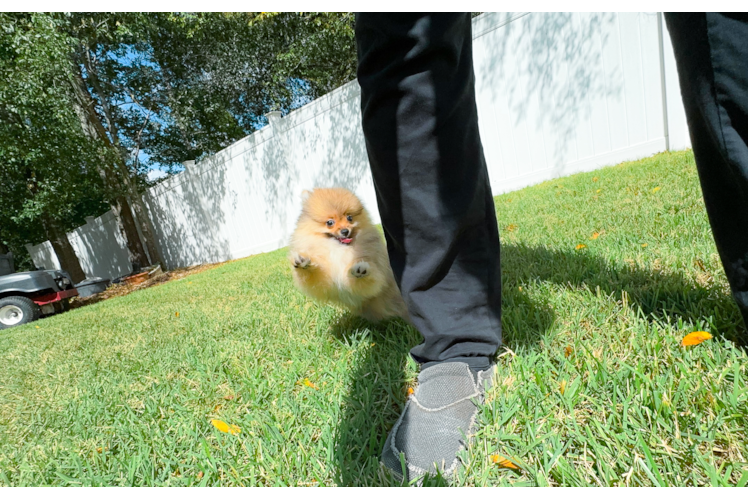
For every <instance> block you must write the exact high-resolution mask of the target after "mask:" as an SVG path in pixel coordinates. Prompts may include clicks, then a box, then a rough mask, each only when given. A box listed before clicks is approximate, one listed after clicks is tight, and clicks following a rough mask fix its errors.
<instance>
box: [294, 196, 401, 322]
mask: <svg viewBox="0 0 748 500" xmlns="http://www.w3.org/2000/svg"><path fill="white" fill-rule="evenodd" d="M304 194H305V195H306V197H305V199H304V204H303V207H302V212H301V215H300V216H299V220H298V222H297V223H296V229H295V230H294V233H293V235H292V236H291V245H290V247H289V260H290V261H291V265H292V266H293V277H294V282H295V284H296V286H297V287H298V288H299V289H300V290H301V291H302V292H304V293H305V294H306V295H308V296H309V297H312V298H313V299H316V300H320V301H323V302H335V303H337V304H340V305H342V306H344V307H346V308H347V309H349V310H350V311H351V312H353V313H354V314H357V315H359V316H361V317H363V318H365V319H368V320H370V321H382V320H384V319H387V318H391V317H396V316H399V317H401V318H405V319H407V318H408V313H407V309H406V308H405V303H404V302H403V299H402V297H401V296H400V290H398V288H397V284H396V283H395V278H394V276H393V274H392V269H391V268H390V262H389V258H388V257H387V249H386V248H385V245H384V241H383V239H382V237H381V236H380V234H379V232H378V231H377V230H376V228H375V227H374V226H373V224H372V223H371V219H370V218H369V214H368V212H367V211H366V209H365V208H364V207H363V205H362V204H361V201H360V200H359V199H358V198H357V197H356V195H354V194H353V193H352V192H350V191H348V190H347V189H343V188H316V189H314V190H313V191H312V192H308V191H305V192H304ZM349 216H350V217H351V219H352V220H350V221H349V220H348V219H347V218H348V217H349ZM328 221H331V222H330V224H329V225H328ZM345 230H348V231H349V233H348V236H350V238H351V241H350V243H347V244H346V243H343V242H341V241H346V232H345ZM341 231H342V233H341Z"/></svg>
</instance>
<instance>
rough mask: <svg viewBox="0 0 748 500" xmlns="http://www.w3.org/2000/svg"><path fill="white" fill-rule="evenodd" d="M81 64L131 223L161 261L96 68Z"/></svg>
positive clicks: (153, 259) (152, 256)
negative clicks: (127, 201)
mask: <svg viewBox="0 0 748 500" xmlns="http://www.w3.org/2000/svg"><path fill="white" fill-rule="evenodd" d="M86 50H87V51H88V48H86ZM83 64H84V66H85V68H86V73H87V75H88V79H89V81H90V82H91V86H92V87H93V89H94V92H96V93H97V94H98V95H99V102H100V103H101V109H102V110H103V113H104V119H105V120H106V124H107V126H108V127H109V135H108V136H107V135H106V133H105V131H104V127H103V124H102V123H101V121H100V120H98V115H96V118H97V121H98V123H99V127H97V129H98V130H99V132H98V135H99V137H100V138H101V139H102V140H104V141H107V140H108V141H109V143H110V144H111V145H112V146H114V149H115V150H116V151H117V153H118V156H117V160H116V167H117V169H118V170H119V174H120V178H121V179H122V184H124V188H125V190H126V191H127V194H128V195H129V196H130V199H131V200H132V207H133V208H134V209H135V213H136V214H137V218H135V219H133V223H138V224H140V231H141V233H140V234H141V235H142V236H141V237H140V238H139V239H140V240H144V241H143V242H144V243H145V246H146V248H147V249H148V255H149V256H150V260H151V264H156V263H160V262H162V259H161V252H160V251H159V249H158V247H157V246H156V238H155V237H154V235H153V233H154V231H153V229H152V224H151V219H150V217H148V212H147V210H146V209H145V204H144V203H143V199H142V197H141V195H140V192H138V189H137V186H136V185H135V183H134V182H133V181H132V179H131V178H130V171H129V170H128V168H127V164H126V163H125V160H124V159H123V158H122V157H121V156H120V155H119V152H120V151H121V150H120V148H119V132H118V130H117V124H116V123H115V122H114V117H113V116H112V113H111V110H110V109H109V104H108V102H107V95H106V93H105V92H104V90H103V89H102V88H101V85H100V83H99V80H98V76H97V73H96V68H94V67H92V64H91V61H90V60H89V59H87V58H85V57H84V58H83ZM131 218H132V217H131ZM128 224H129V221H128ZM146 266H147V264H146ZM143 267H145V266H143Z"/></svg>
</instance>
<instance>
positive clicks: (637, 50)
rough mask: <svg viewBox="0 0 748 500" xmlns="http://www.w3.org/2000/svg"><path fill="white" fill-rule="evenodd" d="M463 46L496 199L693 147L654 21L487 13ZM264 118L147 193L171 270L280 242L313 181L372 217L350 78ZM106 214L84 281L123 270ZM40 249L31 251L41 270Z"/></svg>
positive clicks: (87, 250)
mask: <svg viewBox="0 0 748 500" xmlns="http://www.w3.org/2000/svg"><path fill="white" fill-rule="evenodd" d="M473 51H474V68H475V76H476V96H477V104H478V115H479V121H480V131H481V138H482V142H483V147H484V150H485V155H486V161H487V163H488V167H489V173H490V177H491V184H492V189H493V192H494V194H500V193H504V192H508V191H512V190H515V189H519V188H522V187H525V186H528V185H531V184H535V183H538V182H541V181H545V180H548V179H552V178H554V177H559V176H563V175H568V174H571V173H574V172H582V171H588V170H592V169H596V168H599V167H601V166H605V165H612V164H616V163H619V162H621V161H625V160H633V159H638V158H643V157H646V156H649V155H651V154H654V153H657V152H660V151H665V150H667V149H684V148H686V147H689V146H690V142H689V140H688V130H687V127H686V122H685V114H684V111H683V106H682V103H681V97H680V91H679V89H678V81H677V73H676V69H675V61H674V58H673V54H672V47H671V45H670V40H669V38H668V35H667V31H666V29H665V25H664V22H663V20H662V18H661V15H660V14H658V13H622V14H614V13H613V14H577V13H574V14H566V13H554V14H523V13H520V14H512V13H490V14H483V15H481V16H479V17H477V18H475V19H474V20H473ZM269 121H270V124H269V125H268V126H267V127H265V128H263V129H262V130H259V131H257V132H255V133H254V134H252V135H250V136H248V137H245V138H244V139H242V140H240V141H237V142H236V143H234V144H232V145H231V146H229V147H228V148H226V149H224V150H223V151H221V152H219V153H217V154H215V155H213V156H211V157H209V158H206V159H204V160H202V161H200V162H199V163H197V164H191V162H188V164H187V165H186V168H185V171H184V172H182V173H180V174H178V175H175V176H173V177H171V178H168V179H165V180H164V181H162V182H161V183H159V184H158V185H157V186H155V187H153V188H151V189H150V190H148V192H147V193H146V195H145V202H146V204H147V206H148V209H149V212H150V215H151V218H152V221H153V224H154V226H155V229H156V233H157V239H158V243H159V247H160V249H161V253H162V256H163V259H164V264H165V265H166V267H167V268H174V267H182V266H189V265H194V264H201V263H208V262H220V261H225V260H229V259H235V258H239V257H244V256H247V255H252V254H255V253H259V252H265V251H269V250H274V249H277V248H281V247H283V246H284V245H286V244H287V241H288V238H289V236H290V234H291V232H292V230H293V226H294V223H295V221H296V218H297V216H298V214H299V211H300V195H301V191H302V190H304V189H310V188H312V187H315V186H323V187H328V186H344V187H347V188H349V189H351V190H353V191H355V192H356V193H357V194H358V195H359V196H360V197H361V198H362V200H363V202H364V204H365V205H366V206H367V207H368V208H369V211H370V212H371V213H372V216H373V217H374V219H375V220H377V221H378V220H379V216H378V213H377V206H376V199H375V195H374V188H373V184H372V180H371V175H370V173H369V166H368V160H367V156H366V148H365V145H364V137H363V133H362V131H361V113H360V92H359V87H358V84H357V82H355V81H354V82H351V83H349V84H346V85H344V86H342V87H340V88H338V89H336V90H335V91H333V92H331V93H329V94H327V95H325V96H323V97H321V98H319V99H317V100H316V101H314V102H312V103H309V104H307V105H306V106H303V107H302V108H300V109H298V110H296V111H293V112H291V113H289V114H288V115H287V116H286V117H284V118H281V117H280V116H275V115H271V116H269ZM110 215H111V214H110ZM106 217H107V215H106V214H105V215H104V216H102V217H100V218H99V219H101V221H102V222H101V224H99V226H97V227H99V228H100V229H94V228H93V227H89V226H90V225H91V224H87V225H86V226H84V227H82V228H79V229H78V230H76V231H74V232H73V233H71V237H72V238H73V240H75V242H74V243H73V245H74V247H75V250H76V253H77V254H78V256H79V258H80V259H81V263H82V265H83V269H84V271H85V272H86V275H87V276H89V277H90V276H93V275H97V276H101V277H110V278H113V277H116V276H120V275H123V274H127V273H128V272H130V264H129V262H128V258H127V251H126V250H125V247H124V241H123V238H122V237H121V236H119V232H118V229H117V227H116V221H113V222H115V223H113V224H110V223H109V222H104V219H105V218H106ZM99 219H97V220H99ZM76 238H77V239H76ZM50 250H51V246H49V245H48V244H46V245H45V244H42V245H37V246H36V247H31V248H30V251H31V255H32V257H33V259H34V262H35V263H37V265H39V264H41V263H44V262H49V261H50V260H51V259H50V257H49V255H48V254H49V251H50Z"/></svg>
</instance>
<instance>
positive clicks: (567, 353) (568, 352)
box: [564, 345, 574, 358]
mask: <svg viewBox="0 0 748 500" xmlns="http://www.w3.org/2000/svg"><path fill="white" fill-rule="evenodd" d="M573 352H574V349H573V348H572V347H571V346H568V345H567V346H566V347H565V348H564V357H565V358H568V357H569V356H571V353H573Z"/></svg>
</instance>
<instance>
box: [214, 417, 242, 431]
mask: <svg viewBox="0 0 748 500" xmlns="http://www.w3.org/2000/svg"><path fill="white" fill-rule="evenodd" d="M210 423H211V424H213V427H215V428H216V429H218V430H219V431H221V432H225V433H226V434H233V435H236V434H239V433H240V432H241V431H242V430H241V429H240V428H239V426H237V425H233V424H227V423H226V422H224V421H223V420H216V419H213V420H211V421H210Z"/></svg>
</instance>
